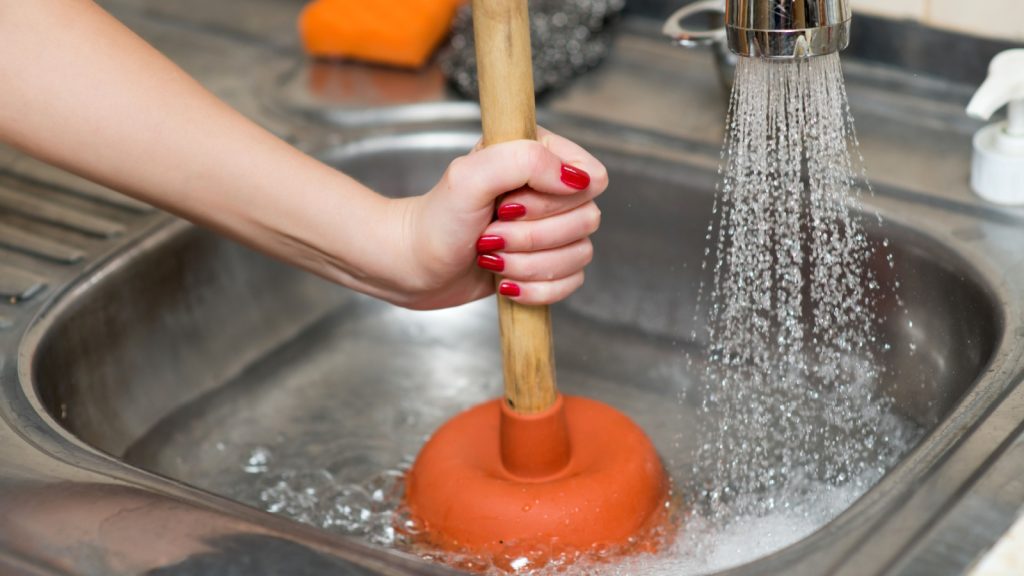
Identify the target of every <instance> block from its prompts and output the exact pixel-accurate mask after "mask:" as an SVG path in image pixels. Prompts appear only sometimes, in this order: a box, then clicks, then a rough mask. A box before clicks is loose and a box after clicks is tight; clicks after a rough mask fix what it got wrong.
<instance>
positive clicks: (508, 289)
mask: <svg viewBox="0 0 1024 576" xmlns="http://www.w3.org/2000/svg"><path fill="white" fill-rule="evenodd" d="M498 294H501V295H502V296H519V284H516V283H515V282H509V281H507V280H506V281H504V282H502V283H501V284H498Z"/></svg>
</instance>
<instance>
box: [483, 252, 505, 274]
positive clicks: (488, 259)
mask: <svg viewBox="0 0 1024 576" xmlns="http://www.w3.org/2000/svg"><path fill="white" fill-rule="evenodd" d="M476 265H477V266H479V267H481V268H483V269H484V270H492V271H494V272H501V271H502V270H504V269H505V260H504V259H503V258H502V257H501V256H498V255H497V254H481V255H479V256H477V257H476Z"/></svg>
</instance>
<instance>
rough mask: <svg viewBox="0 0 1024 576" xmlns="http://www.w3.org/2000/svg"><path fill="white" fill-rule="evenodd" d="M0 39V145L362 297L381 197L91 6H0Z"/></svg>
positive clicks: (75, 0) (71, 1)
mask: <svg viewBox="0 0 1024 576" xmlns="http://www.w3.org/2000/svg"><path fill="white" fill-rule="evenodd" d="M0 38H2V39H3V40H2V41H0V86H3V88H2V89H0V139H3V140H6V141H8V142H10V143H12V144H13V145H15V146H16V147H19V148H21V149H23V150H25V151H26V152H28V153H30V154H33V155H36V156H38V157H40V158H42V159H44V160H46V161H48V162H50V163H53V164H55V165H58V166H61V167H64V168H66V169H69V170H71V171H73V172H76V173H78V174H82V175H84V176H86V177H89V178H91V179H93V180H95V181H97V182H100V183H103V184H105V185H107V186H110V187H111V188H114V189H117V190H119V191H122V192H124V193H126V194H130V195H132V196H135V197H137V198H139V199H141V200H143V201H146V202H149V203H151V204H154V205H156V206H159V207H162V208H164V209H167V210H169V211H171V212H174V213H176V214H179V215H181V216H183V217H186V218H189V219H191V220H193V221H196V222H199V223H202V224H205V225H207V226H209V227H212V228H214V229H217V230H219V231H221V232H223V233H226V234H228V235H230V236H232V237H235V238H238V239H241V240H243V241H245V242H247V243H249V244H251V245H253V246H255V247H257V248H259V249H261V250H264V251H267V252H269V253H271V254H273V255H275V256H278V257H281V258H284V259H288V260H290V261H293V262H296V263H299V264H300V265H302V266H304V267H306V268H308V269H310V270H312V271H314V272H317V273H319V274H322V275H325V276H328V277H330V278H331V279H333V280H335V281H339V282H342V283H345V284H348V285H351V286H353V287H355V288H359V289H367V288H368V287H366V286H362V285H360V282H361V278H363V277H365V276H366V275H373V274H374V273H375V270H373V268H374V266H376V265H377V264H376V259H371V258H367V257H365V255H367V254H372V253H374V252H379V251H380V250H383V249H384V248H385V240H386V239H385V238H378V237H377V236H376V234H378V233H379V234H382V235H385V234H388V233H389V232H388V231H387V230H383V229H381V227H383V226H386V225H390V224H387V223H385V222H380V223H379V226H370V227H369V228H368V227H367V226H366V225H365V224H366V220H367V219H371V220H373V219H377V220H379V219H382V218H383V219H388V218H391V215H390V214H389V212H392V211H393V209H392V208H391V207H390V205H389V203H388V202H387V201H386V200H385V199H383V198H381V197H379V196H377V195H376V194H374V193H372V192H371V191H369V190H367V189H366V188H364V187H363V186H361V185H360V184H358V183H357V182H355V181H353V180H351V179H350V178H348V177H347V176H345V175H343V174H341V173H339V172H337V171H335V170H333V169H331V168H330V167H328V166H325V165H323V164H321V163H320V162H318V161H316V160H314V159H312V158H310V157H308V156H306V155H304V154H302V153H300V152H299V151H297V150H295V149H294V148H292V147H291V146H289V145H288V144H287V143H285V142H283V141H281V140H280V139H278V138H276V137H275V136H273V135H272V134H270V133H268V132H267V131H266V130H264V129H262V128H260V127H259V126H257V125H256V124H254V123H252V122H251V121H249V120H248V119H246V118H245V117H244V116H242V115H241V114H239V113H238V112H236V111H234V110H233V109H231V108H230V107H229V106H227V105H226V104H224V103H222V102H221V101H220V100H218V99H217V98H216V97H215V96H213V95H212V94H210V93H209V92H208V91H207V90H205V89H204V88H203V87H202V86H201V85H199V84H198V83H197V82H196V81H195V80H193V79H192V78H190V77H189V76H188V75H187V74H185V73H184V72H183V71H182V70H181V69H179V68H178V67H177V66H175V65H174V64H173V63H171V62H170V61H169V60H168V59H166V58H165V57H164V56H163V55H161V54H160V53H159V52H157V51H156V50H155V49H153V48H152V47H150V46H149V45H148V44H147V43H146V42H144V41H143V40H141V39H140V38H139V37H138V36H136V35H135V34H134V33H133V32H131V31H130V30H128V29H127V28H125V27H124V26H123V25H121V24H120V23H119V22H117V21H116V20H115V19H114V18H112V17H111V16H109V15H108V14H107V13H106V12H104V11H103V10H102V9H100V8H99V7H97V6H96V5H95V4H93V3H92V2H89V1H87V0H32V1H31V2H25V1H24V0H0ZM311 214H313V215H314V216H316V215H319V216H318V217H315V218H314V219H313V220H312V221H311ZM396 217H397V216H396ZM356 223H358V224H359V225H358V226H356V225H354V224H356ZM306 233H308V237H306V236H305V235H306ZM325 238H326V239H327V243H329V244H330V246H331V248H332V249H331V252H332V253H331V255H330V258H329V259H330V262H326V261H325V260H327V259H328V257H327V256H324V255H322V254H320V252H322V250H319V249H317V248H316V245H322V244H324V243H325ZM313 239H316V241H313ZM339 255H340V256H341V257H340V258H338V256H339ZM321 257H322V258H321ZM381 257H382V259H386V258H388V257H389V255H387V254H383V255H381ZM369 291H371V292H372V291H373V290H372V289H371V290H369Z"/></svg>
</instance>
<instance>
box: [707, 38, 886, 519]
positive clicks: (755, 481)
mask: <svg viewBox="0 0 1024 576" xmlns="http://www.w3.org/2000/svg"><path fill="white" fill-rule="evenodd" d="M857 148H858V143H857V140H856V135H855V132H854V130H853V119H852V116H851V115H850V112H849V108H848V103H847V97H846V91H845V87H844V83H843V75H842V69H841V66H840V62H839V57H838V55H836V54H832V55H828V56H820V57H815V58H809V59H802V60H798V61H772V60H759V59H750V58H741V59H740V62H739V64H738V66H737V69H736V80H735V89H734V91H733V95H732V101H731V105H730V114H729V119H728V124H727V136H726V143H725V149H724V151H723V166H722V180H721V184H720V187H719V190H718V195H717V198H716V207H715V210H716V212H719V213H720V214H719V217H718V218H714V219H713V223H712V226H711V228H709V231H708V244H709V245H708V249H707V250H708V251H707V253H706V254H707V258H706V261H705V266H707V265H709V262H710V265H711V266H713V267H714V268H713V278H714V280H713V285H712V286H711V290H710V294H709V295H708V297H707V298H704V300H706V305H708V306H709V310H708V316H709V322H708V324H707V333H706V335H705V339H706V341H707V342H708V349H707V353H706V357H705V358H703V359H702V360H703V362H702V364H703V394H704V398H703V404H702V410H703V412H704V413H705V415H713V416H714V417H713V418H711V419H709V420H713V421H717V422H721V423H724V425H720V426H713V427H704V428H703V430H704V431H705V433H706V435H707V437H706V438H705V439H704V442H703V444H702V446H701V450H700V453H699V457H698V460H697V465H696V470H695V474H697V475H700V476H703V477H704V478H705V482H706V485H707V494H706V497H707V501H708V503H710V504H711V505H713V506H721V505H726V506H729V505H730V503H734V501H735V500H737V499H741V500H743V502H742V503H739V504H738V508H739V512H742V513H744V514H751V513H760V512H768V511H770V510H772V509H773V508H774V507H775V506H778V505H784V506H785V505H793V504H795V502H793V499H797V500H798V499H799V498H800V494H801V492H802V490H801V489H800V486H801V485H802V484H804V483H807V482H811V483H814V484H816V485H817V484H818V483H820V485H824V486H843V485H845V484H847V483H850V482H853V483H855V484H862V485H863V488H866V487H867V486H868V485H870V484H871V483H873V482H874V480H875V479H876V478H877V477H878V476H880V475H881V474H882V473H883V472H884V470H885V469H886V467H887V466H888V465H889V464H891V463H892V462H893V461H894V460H895V458H896V457H897V456H898V454H899V453H900V451H901V450H902V448H903V446H904V444H905V442H902V441H901V440H902V435H903V434H904V431H903V429H902V426H901V423H900V421H899V420H897V419H895V418H894V417H893V416H891V411H890V405H889V401H888V400H887V399H886V398H885V397H883V396H879V395H877V394H876V389H877V385H878V382H879V376H880V361H879V359H878V357H877V354H878V353H879V351H880V349H881V346H884V343H880V342H878V341H877V340H876V336H875V335H876V334H877V333H878V332H879V330H878V327H879V322H880V321H881V320H882V318H879V317H877V316H876V314H875V313H874V312H873V310H875V309H876V306H874V305H873V299H874V298H876V297H877V296H878V292H879V290H880V289H881V288H880V286H879V283H878V281H877V280H876V278H875V277H874V276H873V274H872V273H871V270H870V268H869V266H868V263H869V260H870V259H871V258H872V257H873V255H874V254H875V252H876V250H878V249H879V248H881V249H884V246H881V247H878V246H872V245H871V244H870V243H869V241H868V238H867V235H866V234H865V231H864V226H863V223H862V222H861V220H860V219H861V216H860V215H859V214H861V213H859V212H857V211H856V208H857V205H858V201H859V199H860V196H861V194H862V189H861V187H860V186H859V184H858V180H859V178H858V177H859V174H858V171H857V170H855V168H854V167H855V166H856V165H857V164H856V163H855V162H854V161H853V160H852V157H851V151H853V152H856V151H857ZM857 157H858V159H859V154H858V156H857ZM890 265H891V262H890ZM694 336H695V338H697V337H698V335H696V334H695V335H694ZM780 490H784V492H785V493H786V494H789V497H788V498H786V499H784V501H782V502H780V501H779V499H778V498H776V497H774V494H776V493H778V492H779V491H780ZM765 495H767V496H768V497H762V496H765ZM735 512H736V510H730V511H728V512H722V511H717V510H716V511H715V512H714V513H715V514H726V515H728V514H733V513H735Z"/></svg>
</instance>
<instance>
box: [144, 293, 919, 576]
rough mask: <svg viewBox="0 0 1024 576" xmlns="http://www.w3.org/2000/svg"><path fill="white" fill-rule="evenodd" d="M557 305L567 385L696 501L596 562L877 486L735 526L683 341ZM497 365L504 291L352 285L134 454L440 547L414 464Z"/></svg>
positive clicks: (663, 570) (757, 544) (853, 488)
mask: <svg viewBox="0 0 1024 576" xmlns="http://www.w3.org/2000/svg"><path fill="white" fill-rule="evenodd" d="M553 314H554V326H555V331H556V353H557V356H558V358H559V370H558V375H559V385H560V387H561V388H562V390H563V391H564V392H566V393H568V394H585V395H587V396H589V397H592V398H596V399H599V400H602V401H605V402H608V403H611V404H613V405H615V406H617V407H619V408H621V409H622V410H623V411H625V412H626V413H627V414H629V415H630V416H631V417H632V418H633V419H634V420H636V421H637V422H638V423H639V424H640V425H641V426H643V427H644V429H645V430H647V431H648V432H649V433H650V434H651V437H652V440H653V442H654V443H655V445H656V447H657V448H658V450H659V453H661V454H662V455H663V457H665V458H666V466H667V468H668V469H669V472H670V474H671V476H672V478H673V482H674V483H675V484H676V486H677V493H678V496H679V497H680V498H681V499H683V500H688V501H690V503H691V504H693V505H694V508H692V510H693V514H692V516H691V517H689V518H687V519H686V524H685V526H686V528H685V530H684V531H683V532H682V533H681V534H680V536H679V539H678V540H677V541H675V542H674V543H673V544H672V545H671V547H670V549H669V550H667V551H666V553H665V554H662V555H659V556H657V557H641V558H632V559H628V560H625V561H622V562H618V563H613V564H604V563H599V564H596V565H593V566H591V569H592V570H594V571H595V573H601V574H615V573H622V574H637V573H644V574H666V575H668V574H672V575H673V576H677V575H679V574H681V573H700V572H706V571H709V570H713V569H716V568H721V567H725V566H728V565H734V564H739V563H742V562H745V561H747V560H751V559H754V558H756V557H758V556H760V555H763V554H766V553H768V552H770V551H773V550H776V549H778V548H779V547H781V546H783V545H785V544H789V543H792V542H794V541H796V540H798V539H800V538H801V537H803V536H805V535H806V534H808V533H810V532H811V531H813V530H814V529H816V528H817V527H819V526H820V525H821V524H823V523H824V522H825V521H827V520H828V519H830V518H832V517H834V516H835V515H836V514H838V513H839V512H840V511H841V510H843V509H844V508H845V507H846V506H848V505H849V503H850V502H851V501H852V500H853V499H854V498H856V497H857V496H859V495H860V493H861V492H862V491H863V488H864V487H866V486H869V485H871V484H872V483H873V480H874V478H867V477H865V478H863V480H864V481H863V483H858V484H849V485H848V486H847V487H846V488H840V489H836V488H835V487H834V486H831V485H829V484H821V483H817V482H813V481H809V482H808V483H807V484H806V485H804V486H803V488H804V490H802V491H801V492H800V493H799V494H797V493H787V492H784V491H782V490H777V491H775V492H773V493H767V494H766V495H765V496H766V497H769V498H772V497H774V498H775V499H776V501H777V502H778V506H776V508H775V510H774V511H773V512H772V513H770V514H767V515H756V516H747V517H736V518H733V519H731V521H729V522H722V521H721V519H720V518H714V517H711V516H709V515H707V508H705V507H702V506H700V505H698V504H699V502H697V501H698V500H699V498H700V489H701V483H702V482H703V479H699V478H694V477H693V476H692V475H691V471H692V469H693V467H694V463H695V459H694V457H695V456H694V455H695V454H696V452H697V448H698V443H699V438H700V435H699V424H698V422H699V418H698V416H699V412H700V405H699V404H700V403H699V399H698V398H696V397H695V396H696V394H686V395H684V396H685V397H684V400H683V401H682V402H680V403H677V402H675V401H673V399H675V398H676V397H677V396H678V395H680V394H681V393H682V392H683V391H685V390H687V389H689V388H691V387H692V386H693V384H694V381H695V379H696V376H695V375H694V374H695V372H693V371H691V368H692V367H690V366H688V365H687V361H686V359H685V354H684V353H683V352H682V351H681V350H680V345H679V344H678V343H673V342H672V341H671V340H661V339H651V338H649V337H646V336H643V335H639V334H635V335H631V334H629V333H628V332H624V331H623V330H622V329H621V328H620V327H616V326H614V325H610V324H606V323H603V322H600V321H595V320H593V319H592V318H590V317H588V316H586V315H582V314H579V313H576V312H574V311H573V310H572V309H571V308H569V307H556V308H555V309H554V311H553ZM481 334H484V335H489V336H485V337H481ZM623 357H629V358H633V359H637V358H642V359H643V362H644V365H645V366H646V370H644V371H641V372H639V373H635V374H634V377H633V379H632V380H630V379H627V378H625V377H623V376H622V375H621V374H622V373H623V370H624V368H623V366H622V365H621V364H622V358H623ZM499 362H500V348H499V346H498V336H497V314H496V310H495V304H494V302H493V301H490V300H485V301H482V302H477V303H474V304H470V305H467V306H463V307H460V308H457V309H452V310H442V311H434V312H413V311H408V310H403V309H398V308H394V307H392V306H389V305H386V304H382V303H380V302H377V301H374V300H372V299H370V298H364V297H355V298H354V299H352V300H351V301H350V302H349V303H348V304H347V305H345V306H342V307H341V308H338V309H337V310H335V311H334V312H333V313H332V314H330V315H329V316H328V317H326V318H324V319H323V320H321V321H320V322H318V323H317V324H315V325H313V326H312V327H311V328H309V329H307V330H306V331H304V332H303V333H302V334H301V335H300V336H299V337H297V338H295V339H294V340H292V341H290V342H289V343H288V344H287V345H285V346H283V347H282V348H280V349H278V350H276V351H275V352H274V353H272V354H270V355H267V356H265V357H264V358H262V359H261V360H260V361H259V362H258V363H256V364H254V365H253V366H251V367H250V368H249V369H247V370H246V371H245V372H243V373H242V374H240V375H238V376H237V377H236V378H235V379H234V381H233V382H231V383H229V384H227V385H225V386H223V387H221V388H219V389H217V390H216V391H214V392H213V393H212V394H211V395H209V396H207V397H203V398H201V399H199V400H198V401H196V402H195V403H194V404H193V405H191V406H189V407H187V408H186V409H184V410H180V411H178V412H177V413H175V414H174V415H173V416H172V417H171V418H169V419H167V420H165V421H163V422H161V423H160V424H159V425H158V426H157V427H155V428H154V429H153V430H151V431H150V433H149V434H147V435H146V436H145V437H143V438H142V439H141V440H140V441H139V442H137V443H136V444H135V445H134V446H133V447H132V448H131V449H130V450H129V451H128V453H127V454H126V456H125V457H126V459H127V460H128V461H130V462H132V463H133V464H136V465H139V466H141V467H144V468H146V469H149V470H153V471H157V472H159V473H162V474H165V475H167V476H170V477H173V478H177V479H179V480H181V481H184V482H186V483H189V484H192V485H195V486H198V487H200V488H203V489H206V490H209V491H211V492H214V493H217V494H222V495H225V496H228V497H231V498H233V499H236V500H239V501H241V502H244V503H247V504H250V505H252V506H255V507H259V508H262V509H265V510H269V511H272V512H275V513H279V514H284V515H287V516H289V517H291V518H294V519H296V520H299V521H302V522H307V523H310V524H314V525H317V526H321V527H323V528H325V529H327V530H331V531H334V532H336V533H341V534H346V535H354V536H357V537H361V538H365V539H367V540H368V541H370V542H373V543H375V544H377V545H381V546H386V547H396V548H399V549H406V550H412V551H413V552H415V553H418V554H421V555H423V556H427V557H432V555H431V554H430V553H429V552H424V551H421V550H414V549H412V548H410V546H409V543H408V542H407V541H406V540H405V539H404V538H403V537H402V535H401V533H400V532H396V531H395V530H394V528H395V526H396V525H398V526H401V525H402V521H403V520H402V518H401V517H400V516H399V515H398V513H396V507H397V503H398V502H399V501H400V490H401V486H402V482H401V474H402V471H403V470H404V469H405V468H406V467H407V466H408V465H409V464H410V463H411V460H412V458H413V457H414V456H415V454H417V452H418V450H419V448H420V446H421V445H422V444H423V442H424V440H425V439H426V437H427V436H428V435H429V434H430V433H431V432H432V431H433V430H435V429H436V428H437V427H438V426H439V425H441V424H442V423H443V422H445V421H446V420H447V419H448V418H450V417H451V416H452V415H454V414H455V413H457V412H459V411H461V410H462V409H464V408H466V407H467V406H469V405H471V404H474V403H476V402H481V401H484V400H487V399H489V398H490V397H493V396H496V395H498V394H500V390H501V370H500V364H499ZM635 368H636V365H635V364H634V365H631V366H630V367H629V371H632V370H635ZM699 371H700V370H699V369H698V370H696V372H697V373H699ZM903 425H904V426H905V427H906V429H907V430H913V429H914V427H913V425H912V424H910V423H909V422H905V423H903ZM908 436H909V435H908ZM449 560H451V559H449ZM461 561H462V563H463V564H462V565H473V563H472V561H471V560H469V559H461ZM585 565H587V564H586V563H584V564H583V565H576V568H577V569H579V568H581V566H585Z"/></svg>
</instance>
